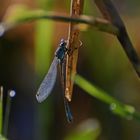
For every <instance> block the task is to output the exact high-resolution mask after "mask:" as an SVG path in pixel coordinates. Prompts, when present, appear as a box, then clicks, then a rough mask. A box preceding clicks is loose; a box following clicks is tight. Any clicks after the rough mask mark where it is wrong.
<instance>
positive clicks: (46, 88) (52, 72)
mask: <svg viewBox="0 0 140 140" xmlns="http://www.w3.org/2000/svg"><path fill="white" fill-rule="evenodd" d="M57 65H58V59H57V58H56V57H55V58H54V59H53V62H52V64H51V66H50V69H49V71H48V73H47V75H46V76H45V78H44V80H43V81H42V83H41V85H40V87H39V89H38V91H37V94H36V98H37V101H38V102H42V101H44V100H45V99H46V98H47V97H48V96H49V95H50V93H51V91H52V89H53V87H54V84H55V81H56V77H57Z"/></svg>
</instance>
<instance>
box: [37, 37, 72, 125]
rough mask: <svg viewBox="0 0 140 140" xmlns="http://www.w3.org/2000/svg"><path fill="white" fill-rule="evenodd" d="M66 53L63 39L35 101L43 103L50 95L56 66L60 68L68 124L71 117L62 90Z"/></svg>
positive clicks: (55, 75) (65, 44) (55, 74)
mask: <svg viewBox="0 0 140 140" xmlns="http://www.w3.org/2000/svg"><path fill="white" fill-rule="evenodd" d="M67 53H68V48H67V41H66V40H64V39H61V41H60V44H59V47H58V48H57V50H56V51H55V57H54V59H53V61H52V64H51V66H50V68H49V70H48V73H47V74H46V76H45V78H44V80H43V81H42V83H41V85H40V87H39V89H38V91H37V94H36V99H37V101H38V102H39V103H41V102H43V101H44V100H45V99H46V98H47V97H48V96H49V95H50V94H51V91H52V89H53V87H54V85H55V81H56V77H57V71H58V65H59V67H60V74H61V83H62V88H63V99H64V107H65V113H66V117H67V121H68V122H72V120H73V116H72V113H71V110H70V107H69V104H68V100H67V99H66V97H65V95H64V89H65V76H64V74H65V67H66V60H65V58H66V54H67Z"/></svg>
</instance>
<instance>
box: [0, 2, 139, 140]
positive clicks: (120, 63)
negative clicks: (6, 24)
mask: <svg viewBox="0 0 140 140" xmlns="http://www.w3.org/2000/svg"><path fill="white" fill-rule="evenodd" d="M113 2H114V4H115V6H116V8H117V9H118V11H119V13H120V15H121V17H122V19H123V21H124V23H125V25H126V28H127V31H128V33H129V36H130V38H131V40H132V43H133V45H134V47H135V49H136V50H137V52H138V54H140V40H139V37H140V35H139V30H140V28H139V25H140V18H139V12H140V9H139V5H140V1H139V0H135V1H131V0H114V1H113ZM23 9H24V10H29V9H34V10H35V9H43V10H46V11H56V12H58V13H65V14H69V10H70V0H69V1H65V0H59V1H58V0H36V1H34V0H20V1H19V0H11V1H10V0H1V4H0V21H1V22H3V21H5V20H12V18H13V19H14V17H15V16H17V15H18V14H20V13H21V15H22V10H23ZM84 14H86V15H90V16H93V15H94V16H97V17H101V14H100V12H99V10H98V9H97V7H96V6H95V4H94V3H93V2H92V1H91V0H89V1H87V0H85V3H84ZM67 34H68V24H66V23H61V22H54V21H47V20H40V21H37V22H32V23H26V24H22V25H19V26H17V27H16V28H13V29H11V30H9V31H7V32H6V33H5V34H4V35H3V36H2V37H1V38H0V66H1V67H0V84H1V85H3V86H4V89H5V90H4V93H5V94H6V91H7V90H8V89H15V90H16V92H17V96H16V97H15V99H13V102H12V107H11V114H10V124H9V131H8V132H9V133H8V138H9V139H10V140H139V139H140V131H139V130H140V123H139V122H137V121H135V120H125V119H124V118H120V117H118V116H116V115H114V114H112V112H111V111H110V108H109V106H108V105H105V104H104V103H102V102H101V101H99V100H97V99H95V98H93V97H91V96H89V95H88V94H86V93H85V92H84V91H83V90H81V89H80V88H78V87H77V86H75V87H74V91H73V98H72V102H71V103H70V106H71V110H72V112H73V116H74V122H73V123H72V124H68V122H67V121H66V117H65V111H64V107H63V98H62V95H61V92H62V91H61V85H60V79H59V77H58V79H57V82H56V85H55V88H54V90H53V92H52V94H51V96H50V97H48V99H47V100H46V101H45V102H43V103H42V104H38V103H37V101H36V98H35V94H36V91H37V89H38V86H39V84H40V82H41V81H42V79H43V77H44V76H45V74H46V73H47V70H48V68H49V66H50V64H51V61H52V59H53V57H54V51H55V49H56V48H57V46H58V44H59V42H60V40H61V38H64V39H67ZM80 39H81V41H82V43H83V45H82V47H81V48H80V53H79V59H78V66H77V73H78V74H80V75H82V76H83V77H85V78H86V79H88V80H89V81H90V82H91V83H93V84H95V85H97V86H98V87H100V88H101V89H103V90H105V91H106V92H107V93H109V94H110V95H111V96H113V97H115V98H116V99H118V100H119V101H122V102H124V103H127V104H130V105H132V106H134V107H135V108H136V109H137V110H140V107H139V106H140V102H139V101H140V93H139V91H140V83H139V82H140V81H139V79H138V77H137V75H136V73H135V71H134V70H133V68H132V65H131V64H130V62H129V60H128V59H127V57H126V55H125V53H124V51H123V49H122V47H121V45H120V44H119V42H118V41H117V39H116V37H114V36H112V35H109V34H107V33H102V32H99V31H97V30H94V29H90V30H87V31H85V32H81V34H80ZM4 97H5V95H4Z"/></svg>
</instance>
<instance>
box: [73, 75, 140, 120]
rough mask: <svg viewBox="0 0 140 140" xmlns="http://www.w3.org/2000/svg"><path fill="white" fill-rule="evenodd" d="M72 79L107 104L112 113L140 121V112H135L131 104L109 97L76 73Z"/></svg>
mask: <svg viewBox="0 0 140 140" xmlns="http://www.w3.org/2000/svg"><path fill="white" fill-rule="evenodd" d="M74 81H75V83H76V84H77V85H78V86H79V87H81V88H82V89H83V90H84V91H86V92H87V93H88V94H89V95H91V96H92V97H95V98H97V99H98V100H100V101H102V102H104V103H106V104H108V105H109V106H110V110H111V111H112V112H113V113H114V114H117V115H119V116H121V117H124V118H126V119H128V120H131V119H136V120H138V121H140V113H139V112H137V111H136V110H135V108H134V107H133V106H130V105H127V104H124V103H121V102H119V101H118V100H117V99H115V98H113V97H111V96H110V95H109V94H107V93H106V92H105V91H103V90H101V89H100V88H98V87H96V86H94V85H93V84H91V83H90V82H88V81H87V80H86V79H84V78H83V77H81V76H79V75H76V77H75V80H74Z"/></svg>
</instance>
